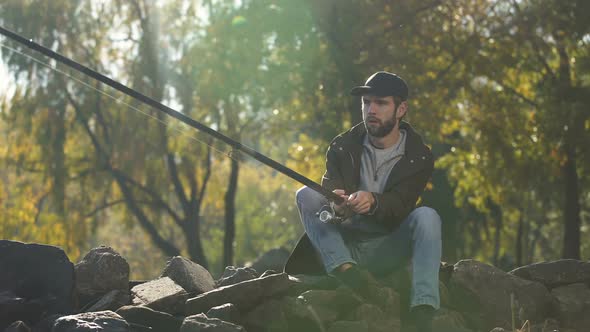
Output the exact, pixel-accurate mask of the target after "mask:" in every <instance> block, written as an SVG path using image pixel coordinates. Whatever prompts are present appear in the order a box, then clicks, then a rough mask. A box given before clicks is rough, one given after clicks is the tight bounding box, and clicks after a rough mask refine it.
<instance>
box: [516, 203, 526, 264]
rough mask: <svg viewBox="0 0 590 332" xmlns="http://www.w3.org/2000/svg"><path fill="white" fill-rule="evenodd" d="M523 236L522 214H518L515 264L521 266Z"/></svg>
mask: <svg viewBox="0 0 590 332" xmlns="http://www.w3.org/2000/svg"><path fill="white" fill-rule="evenodd" d="M523 237H524V216H523V213H521V214H520V217H519V218H518V230H517V231H516V266H517V267H519V266H522V256H523V242H524V241H523Z"/></svg>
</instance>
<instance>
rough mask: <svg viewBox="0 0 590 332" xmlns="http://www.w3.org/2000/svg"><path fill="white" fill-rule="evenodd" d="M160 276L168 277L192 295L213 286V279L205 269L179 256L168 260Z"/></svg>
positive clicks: (211, 288)
mask: <svg viewBox="0 0 590 332" xmlns="http://www.w3.org/2000/svg"><path fill="white" fill-rule="evenodd" d="M162 277H169V278H170V279H172V280H174V282H176V283H177V284H178V285H180V286H181V287H182V288H184V290H186V291H187V292H189V293H191V294H193V295H198V294H202V293H206V292H208V291H211V290H213V289H214V288H215V280H213V277H212V276H211V273H209V271H207V269H205V268H204V267H202V266H201V265H199V264H197V263H195V262H193V261H191V260H188V259H186V258H184V257H181V256H176V257H173V258H172V259H171V260H170V261H168V264H167V265H166V268H165V269H164V272H163V273H162Z"/></svg>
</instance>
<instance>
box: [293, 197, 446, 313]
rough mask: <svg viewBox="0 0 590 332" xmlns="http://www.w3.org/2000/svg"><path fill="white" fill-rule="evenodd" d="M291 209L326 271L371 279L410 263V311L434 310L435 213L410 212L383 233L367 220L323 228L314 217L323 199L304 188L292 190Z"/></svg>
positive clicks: (437, 300) (437, 242)
mask: <svg viewBox="0 0 590 332" xmlns="http://www.w3.org/2000/svg"><path fill="white" fill-rule="evenodd" d="M296 197H297V207H298V208H299V215H300V217H301V221H302V223H303V227H304V228H305V232H306V233H307V236H308V237H309V239H310V240H311V243H312V244H313V245H314V247H315V249H316V250H317V251H318V253H319V254H320V256H321V258H322V261H323V263H324V267H325V268H326V272H327V273H328V274H332V272H333V271H334V269H335V268H337V267H338V266H340V265H342V264H344V263H352V264H356V265H358V266H360V267H363V268H366V269H367V270H369V271H371V272H372V273H373V274H384V273H387V272H391V271H393V270H395V269H397V268H401V267H405V266H406V265H407V264H408V263H409V262H410V261H411V262H412V290H411V300H410V307H414V306H417V305H422V304H427V305H430V306H432V307H434V308H435V309H439V308H440V295H439V290H438V271H439V267H440V260H441V251H442V240H441V219H440V217H439V215H438V213H436V211H435V210H433V209H431V208H429V207H419V208H416V209H415V210H413V211H412V212H411V213H410V214H409V215H408V217H407V218H406V219H405V220H404V221H403V222H402V224H401V225H400V226H399V228H397V229H396V230H395V231H393V232H391V231H388V230H387V229H386V228H384V227H383V226H381V225H379V224H377V223H375V222H374V221H373V220H371V217H367V216H361V215H358V216H355V217H352V218H349V219H348V220H346V221H345V222H343V223H341V224H326V223H323V222H321V221H320V220H319V218H318V217H317V216H316V212H318V211H319V210H320V208H321V207H322V206H323V205H326V204H328V202H327V200H326V199H325V198H324V197H323V196H322V195H321V194H319V193H317V192H315V191H314V190H312V189H309V188H308V187H303V188H301V189H299V190H298V191H297V194H296Z"/></svg>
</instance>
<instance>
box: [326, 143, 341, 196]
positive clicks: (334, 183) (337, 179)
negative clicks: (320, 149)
mask: <svg viewBox="0 0 590 332" xmlns="http://www.w3.org/2000/svg"><path fill="white" fill-rule="evenodd" d="M332 146H333V145H332V144H331V145H330V147H329V148H328V152H326V172H325V173H324V175H323V176H322V187H324V188H326V189H328V190H330V191H333V190H334V189H344V178H343V177H342V172H341V171H340V167H339V165H340V162H339V158H338V154H337V152H336V150H335V149H333V148H332Z"/></svg>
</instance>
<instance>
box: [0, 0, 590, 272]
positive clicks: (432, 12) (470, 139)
mask: <svg viewBox="0 0 590 332" xmlns="http://www.w3.org/2000/svg"><path fill="white" fill-rule="evenodd" d="M587 7H588V5H587V2H585V1H583V0H577V1H567V2H563V1H558V0H526V1H507V0H495V1H458V2H452V3H449V2H440V1H433V2H426V3H425V2H423V1H418V0H404V1H398V2H396V3H391V2H390V1H385V0H377V1H366V0H355V1H288V0H257V1H254V0H245V1H239V2H235V1H222V0H216V1H203V2H194V1H187V0H176V1H168V2H155V1H149V0H129V1H116V2H111V3H104V2H98V1H88V2H81V1H51V2H45V3H37V2H31V1H7V2H4V3H2V4H0V17H1V19H0V24H2V25H3V26H6V27H8V28H10V29H13V30H15V31H16V32H18V33H20V34H22V35H24V36H27V37H33V38H34V39H35V40H36V41H37V42H39V43H41V44H43V45H46V46H50V47H52V48H53V49H55V50H57V51H58V52H61V53H63V54H65V55H67V56H70V57H72V58H74V59H76V60H77V61H80V62H82V63H84V64H87V65H89V66H90V67H92V68H96V69H97V70H98V71H100V72H104V73H106V74H108V75H110V76H112V77H113V78H115V79H116V80H120V81H122V82H125V83H126V84H129V85H130V86H132V87H133V88H135V89H138V90H139V91H141V92H143V93H145V94H147V95H149V96H151V97H153V98H154V99H156V100H159V101H162V102H163V103H166V104H168V105H171V106H172V107H174V108H175V109H178V110H181V111H182V112H183V113H185V114H187V115H189V116H191V117H192V118H195V119H197V120H198V121H201V122H202V123H204V124H206V125H209V126H212V127H213V128H215V129H218V130H220V131H221V132H223V133H224V134H226V135H228V136H230V137H232V138H234V139H236V140H239V141H240V142H242V143H243V144H246V145H248V146H250V147H252V148H254V149H256V150H258V151H260V152H262V153H264V154H265V155H268V156H270V157H272V158H274V159H276V160H277V161H279V162H281V163H284V164H286V165H287V166H289V167H291V168H293V169H295V170H296V171H298V172H300V173H302V174H304V175H306V176H307V177H309V178H311V179H313V180H316V181H319V180H320V177H321V175H322V173H323V171H324V153H325V151H326V148H327V146H328V144H329V141H330V139H331V138H332V137H334V136H335V135H336V134H338V133H340V132H342V131H344V130H346V129H347V128H349V127H350V126H351V125H352V124H354V123H356V122H358V121H359V120H360V103H359V101H358V99H355V98H352V97H350V96H348V91H349V89H350V87H352V86H353V85H357V84H359V83H361V82H363V81H364V79H365V78H366V76H367V75H368V74H370V73H371V72H373V71H375V70H381V69H385V70H390V71H393V72H397V73H399V74H400V75H401V76H402V77H404V78H406V79H407V81H408V82H409V84H410V89H411V94H410V100H409V105H410V111H409V114H408V116H407V120H409V121H410V122H411V123H412V125H414V126H415V127H416V128H417V130H418V131H419V132H421V133H422V134H423V135H424V138H425V139H426V141H427V142H429V143H431V144H432V146H433V149H434V150H435V153H436V154H437V156H439V159H438V160H437V173H436V174H435V178H434V179H433V181H432V183H431V184H430V185H429V192H428V194H427V196H428V197H427V199H426V202H427V203H429V204H432V205H437V203H439V204H442V203H441V202H448V203H445V205H452V206H449V207H447V206H445V207H444V209H443V208H441V209H440V211H444V213H442V216H443V220H444V227H445V230H444V233H445V236H446V238H445V242H444V243H445V247H446V248H445V253H446V255H448V257H447V258H450V259H454V258H457V257H476V258H479V259H481V260H484V261H490V262H493V263H495V264H497V265H502V266H503V267H505V268H509V267H510V266H513V265H514V264H523V263H526V262H530V261H535V260H541V259H552V258H558V257H560V256H561V250H562V244H563V243H562V242H563V241H564V240H563V239H564V236H565V234H566V233H568V232H570V231H571V227H570V228H568V229H564V224H566V225H569V222H568V220H575V219H576V218H575V217H576V214H577V217H578V218H579V219H580V220H581V225H580V226H579V227H578V229H579V231H580V232H581V237H582V238H584V236H586V237H587V236H588V232H589V229H588V211H589V209H590V193H589V192H588V189H587V188H589V186H588V185H589V180H590V178H589V177H588V174H590V172H588V165H590V160H589V159H588V158H589V156H590V151H589V150H588V149H589V146H590V145H588V144H587V142H588V141H590V118H589V117H588V114H589V113H588V111H587V108H588V105H589V103H590V100H589V99H588V98H589V97H588V96H590V93H588V92H589V91H588V90H589V89H590V75H589V74H588V73H590V56H589V55H590V54H589V51H590V50H589V47H588V43H589V37H588V35H589V32H590V31H589V30H590V28H589V23H588V22H589V21H588V20H587V19H585V16H584V13H586V12H587V9H588V8H587ZM0 42H1V43H3V44H6V45H8V46H10V47H17V46H15V45H14V44H12V43H11V42H9V41H7V40H5V39H1V40H0ZM17 48H18V47H17ZM25 53H27V54H30V53H29V52H28V51H25ZM33 56H34V57H36V58H39V59H40V61H42V62H44V63H46V62H48V61H47V59H44V58H43V57H41V56H38V55H33ZM2 59H3V60H4V62H3V64H4V65H5V66H6V68H7V70H8V72H9V73H10V74H11V79H10V80H9V82H10V83H9V84H10V85H11V88H13V87H14V90H13V89H11V90H9V91H14V95H5V96H3V98H4V102H3V104H2V109H1V110H0V117H1V120H0V129H1V134H2V135H1V136H0V140H1V141H2V144H0V146H1V148H0V149H1V150H0V152H1V162H2V166H3V167H2V171H1V172H0V178H1V179H2V181H1V182H0V204H1V205H0V206H1V209H2V210H1V211H0V215H1V218H2V220H1V221H0V234H1V236H2V237H3V238H13V239H20V240H23V241H39V242H46V243H52V244H56V245H60V246H63V247H64V248H65V249H66V250H67V252H68V254H69V255H70V257H71V258H73V259H74V260H75V259H77V257H78V256H79V255H80V254H81V253H83V252H84V251H86V250H88V249H89V248H90V247H92V246H95V245H98V244H101V243H104V242H110V243H105V244H112V245H113V246H114V247H115V249H119V250H120V251H121V252H122V253H124V255H127V256H128V257H129V259H130V261H131V264H132V266H133V269H134V270H135V271H137V272H134V273H135V274H134V277H135V278H143V277H146V278H147V277H151V276H154V275H155V272H154V270H159V269H161V267H162V266H163V261H164V260H165V259H166V257H167V256H170V255H173V254H183V255H186V256H190V257H191V258H193V259H194V260H196V261H198V262H200V263H203V264H205V265H206V264H207V263H209V265H210V267H211V269H212V270H213V271H215V272H216V273H218V272H219V271H221V270H222V266H221V265H222V264H223V263H222V262H223V257H224V255H223V250H224V247H223V241H224V237H225V235H226V229H225V226H224V220H225V217H226V215H225V211H226V210H225V209H226V207H227V204H231V202H232V200H231V199H229V200H226V197H227V196H226V194H227V191H228V188H229V189H231V188H230V182H229V178H230V176H231V171H230V164H231V163H230V161H231V159H230V156H229V155H231V158H236V159H238V160H239V161H240V164H239V165H240V166H239V176H238V182H237V192H236V196H235V201H233V202H234V203H235V210H236V216H235V226H236V234H235V238H234V239H233V242H234V244H233V245H234V247H233V248H234V251H235V255H234V261H235V263H238V264H241V263H244V262H246V261H248V260H252V259H254V258H255V257H256V256H258V255H259V254H261V253H262V251H265V250H268V249H270V248H273V247H277V246H284V247H287V248H288V249H290V248H291V247H292V245H293V244H294V242H295V241H296V239H297V238H298V236H299V235H300V232H301V226H300V223H299V220H298V219H299V217H298V215H297V211H296V208H295V204H294V192H295V190H296V189H297V188H298V186H299V185H298V184H296V183H294V182H293V181H291V180H289V179H288V178H287V177H285V176H283V175H281V174H277V173H276V172H274V171H272V170H271V169H269V168H267V167H266V166H264V165H260V164H258V163H256V162H254V161H251V160H249V159H248V158H244V156H241V155H239V154H236V153H231V152H230V149H229V148H228V147H227V146H225V145H224V144H222V143H220V142H215V141H211V139H210V138H209V137H207V136H206V135H204V134H201V133H195V132H194V131H193V130H192V129H189V128H187V126H185V125H183V124H180V123H178V122H177V121H173V120H170V119H168V118H166V117H165V116H163V115H162V114H160V113H158V112H156V111H155V110H152V109H149V108H147V107H145V106H143V105H141V104H139V103H138V102H137V101H134V100H131V99H130V98H127V97H124V96H122V95H121V94H120V93H118V92H115V91H112V90H110V89H106V88H104V87H101V86H100V85H98V84H96V83H95V82H92V81H91V80H90V79H88V78H86V77H84V76H83V75H81V74H76V73H73V72H72V71H70V70H67V69H65V68H63V67H62V66H58V69H60V70H61V71H64V72H65V73H67V74H68V75H69V77H66V76H64V75H63V74H60V73H58V72H56V71H53V70H50V69H48V68H46V67H44V66H42V65H40V64H39V63H37V62H34V61H32V60H31V59H30V58H27V57H23V56H22V55H19V54H18V53H13V52H11V51H10V50H8V49H2ZM80 82H82V83H84V84H86V85H90V87H88V86H85V85H84V84H81V83H80ZM93 87H94V88H100V89H102V92H103V93H99V92H97V91H96V90H94V89H93ZM105 93H106V94H109V95H111V96H112V97H113V98H111V97H108V96H105ZM142 113H143V114H142ZM572 160H573V161H575V162H576V163H575V167H576V168H575V171H574V172H573V173H572V171H571V170H570V171H569V173H568V172H567V166H568V165H571V161H572ZM566 175H567V176H569V178H572V175H575V176H574V181H573V182H574V183H576V185H577V190H572V187H571V185H568V186H564V179H565V178H566ZM569 178H568V179H569ZM567 183H570V182H567ZM572 193H576V194H577V196H575V197H578V201H579V203H580V212H579V213H577V212H575V211H574V210H575V209H572V208H570V207H567V206H566V205H565V204H564V201H566V200H567V199H570V200H571V197H572V196H571V195H572ZM228 202H229V203H228ZM572 211H574V213H573V214H572ZM574 226H575V225H574ZM574 228H575V227H574ZM113 234H117V236H114V235H113ZM143 251H145V253H143ZM581 252H582V256H583V257H589V255H590V244H587V243H585V242H582V244H581ZM146 257H151V259H145V258H146Z"/></svg>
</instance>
